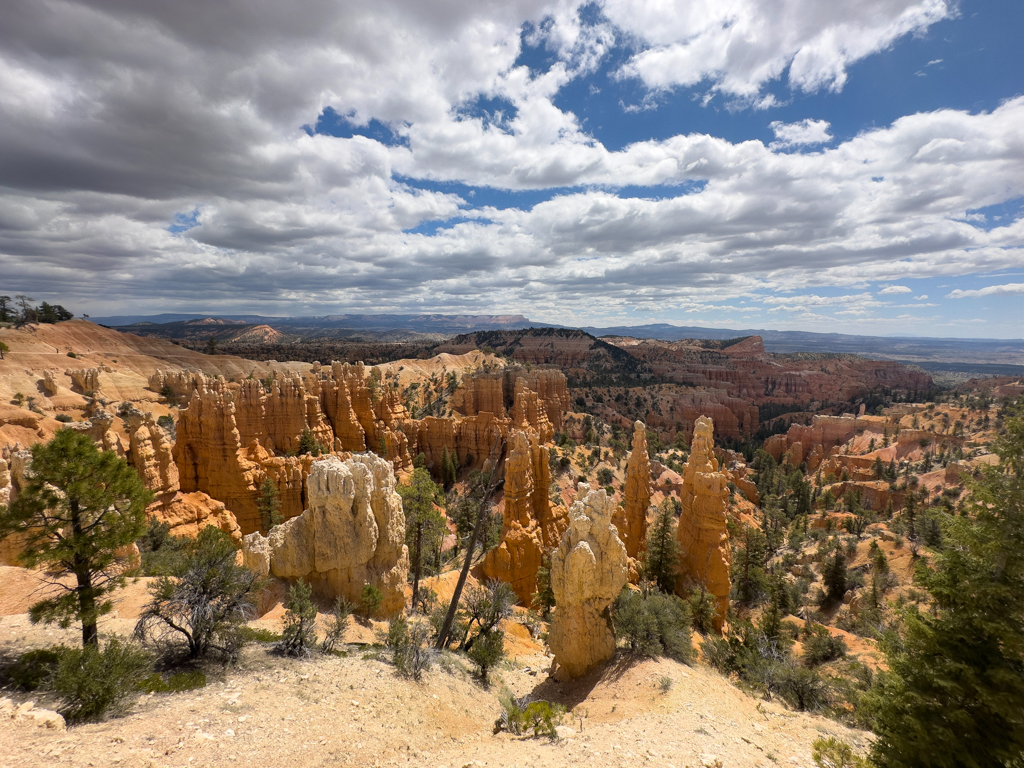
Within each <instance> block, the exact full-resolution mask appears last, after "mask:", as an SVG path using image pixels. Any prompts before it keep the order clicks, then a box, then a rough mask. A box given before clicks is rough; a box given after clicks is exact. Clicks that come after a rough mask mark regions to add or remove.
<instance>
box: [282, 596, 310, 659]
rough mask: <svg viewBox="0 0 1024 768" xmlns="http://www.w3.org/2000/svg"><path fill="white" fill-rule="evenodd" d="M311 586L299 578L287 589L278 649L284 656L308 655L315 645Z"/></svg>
mask: <svg viewBox="0 0 1024 768" xmlns="http://www.w3.org/2000/svg"><path fill="white" fill-rule="evenodd" d="M312 598H313V587H312V586H311V585H310V584H308V583H306V582H305V581H303V580H302V579H299V580H298V581H297V582H295V583H294V584H292V586H291V588H289V590H288V601H287V602H286V603H285V609H286V610H285V614H284V632H283V634H282V637H281V642H280V644H279V645H278V650H280V651H281V653H283V654H284V655H286V656H308V655H309V654H310V653H311V652H312V649H313V648H314V647H315V646H316V605H314V604H313V599H312Z"/></svg>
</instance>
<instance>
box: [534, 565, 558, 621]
mask: <svg viewBox="0 0 1024 768" xmlns="http://www.w3.org/2000/svg"><path fill="white" fill-rule="evenodd" d="M533 607H534V608H536V609H539V610H540V615H541V617H542V618H545V619H546V618H548V617H549V616H550V615H551V609H552V608H554V607H555V590H554V589H553V588H552V586H551V552H550V551H548V552H545V553H544V557H543V559H542V560H541V565H540V568H538V569H537V591H536V592H534V593H533Z"/></svg>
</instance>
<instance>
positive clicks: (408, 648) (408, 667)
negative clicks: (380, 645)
mask: <svg viewBox="0 0 1024 768" xmlns="http://www.w3.org/2000/svg"><path fill="white" fill-rule="evenodd" d="M429 640H430V627H429V626H428V625H426V624H424V623H422V622H416V623H415V624H412V625H410V624H409V621H408V619H406V618H405V615H404V614H402V613H396V614H395V615H394V616H392V617H391V619H390V621H389V622H388V634H387V640H386V642H385V645H386V646H387V649H388V651H390V653H391V663H392V664H394V665H395V669H397V670H398V673H399V674H400V675H402V676H403V677H411V678H412V679H413V680H419V679H420V678H421V677H422V676H423V673H424V672H426V671H427V670H428V669H430V667H431V665H432V664H433V660H434V654H433V649H432V648H431V647H430V644H429V642H428V641H429Z"/></svg>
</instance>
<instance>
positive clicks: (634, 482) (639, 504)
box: [612, 421, 660, 559]
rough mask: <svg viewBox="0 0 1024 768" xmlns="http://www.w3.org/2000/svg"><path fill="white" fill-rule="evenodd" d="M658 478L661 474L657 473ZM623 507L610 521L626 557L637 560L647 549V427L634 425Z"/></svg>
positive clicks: (648, 475)
mask: <svg viewBox="0 0 1024 768" xmlns="http://www.w3.org/2000/svg"><path fill="white" fill-rule="evenodd" d="M659 474H660V473H659ZM623 495H624V496H625V504H624V505H623V506H622V507H619V508H618V509H616V510H615V515H614V516H613V517H612V521H613V522H614V523H615V527H616V528H618V530H619V538H620V539H622V543H623V544H625V545H626V554H627V555H629V556H630V557H631V558H633V559H636V558H637V557H639V556H640V553H641V552H642V551H643V550H644V549H646V547H647V508H648V507H649V506H650V505H651V462H650V459H649V458H648V456H647V427H646V426H644V423H643V422H642V421H638V422H636V423H635V424H633V450H632V452H630V454H629V458H628V459H627V460H626V487H625V490H624V494H623Z"/></svg>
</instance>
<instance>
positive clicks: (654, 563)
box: [643, 499, 680, 592]
mask: <svg viewBox="0 0 1024 768" xmlns="http://www.w3.org/2000/svg"><path fill="white" fill-rule="evenodd" d="M679 555H680V552H679V542H678V541H677V540H676V519H675V504H674V503H673V500H672V499H665V500H664V501H663V502H661V504H659V505H658V511H657V514H656V515H655V518H654V525H652V526H651V529H650V531H648V532H647V551H646V552H645V553H644V562H643V574H644V578H645V579H647V580H648V581H653V582H654V583H655V584H657V585H658V589H660V590H661V591H662V592H673V591H674V590H675V582H676V571H677V569H678V566H679Z"/></svg>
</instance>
